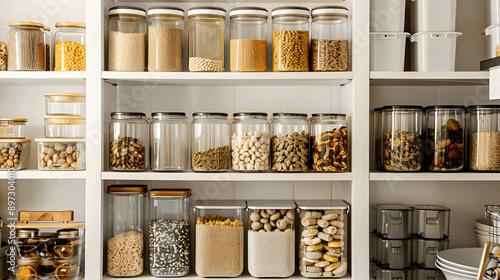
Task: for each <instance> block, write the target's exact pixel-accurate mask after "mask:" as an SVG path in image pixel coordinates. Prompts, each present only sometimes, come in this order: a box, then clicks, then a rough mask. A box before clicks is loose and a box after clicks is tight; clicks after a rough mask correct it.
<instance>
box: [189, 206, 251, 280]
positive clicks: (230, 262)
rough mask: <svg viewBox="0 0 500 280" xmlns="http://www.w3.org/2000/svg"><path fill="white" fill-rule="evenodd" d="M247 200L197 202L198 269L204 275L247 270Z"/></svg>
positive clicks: (221, 274)
mask: <svg viewBox="0 0 500 280" xmlns="http://www.w3.org/2000/svg"><path fill="white" fill-rule="evenodd" d="M245 208H246V203H245V201H239V200H214V201H196V202H195V206H194V211H195V217H197V220H196V236H195V251H196V254H195V271H196V274H198V276H201V277H237V276H240V275H241V273H242V272H243V259H244V250H245V249H244V248H245V231H244V224H243V215H244V213H245Z"/></svg>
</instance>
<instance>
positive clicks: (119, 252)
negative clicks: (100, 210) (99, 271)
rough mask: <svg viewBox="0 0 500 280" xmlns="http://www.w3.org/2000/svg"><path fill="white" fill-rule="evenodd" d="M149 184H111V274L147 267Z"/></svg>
mask: <svg viewBox="0 0 500 280" xmlns="http://www.w3.org/2000/svg"><path fill="white" fill-rule="evenodd" d="M147 188H148V186H146V185H112V186H108V189H107V190H108V226H109V228H108V260H107V264H108V274H109V275H110V276H113V277H127V276H128V277H130V276H139V275H141V274H142V272H143V270H144V256H143V253H144V231H143V228H142V226H143V220H142V219H143V216H144V197H145V196H146V190H147Z"/></svg>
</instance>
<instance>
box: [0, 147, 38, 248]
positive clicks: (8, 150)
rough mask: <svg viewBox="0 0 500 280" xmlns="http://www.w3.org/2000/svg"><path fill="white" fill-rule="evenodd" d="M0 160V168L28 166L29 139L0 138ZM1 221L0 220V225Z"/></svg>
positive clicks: (17, 168)
mask: <svg viewBox="0 0 500 280" xmlns="http://www.w3.org/2000/svg"><path fill="white" fill-rule="evenodd" d="M0 149H1V150H0V153H2V158H1V160H0V170H1V169H4V170H5V169H11V168H13V169H15V170H21V169H26V168H28V163H29V158H30V150H31V139H0ZM1 225H2V222H1V220H0V226H1ZM1 237H2V229H0V238H1Z"/></svg>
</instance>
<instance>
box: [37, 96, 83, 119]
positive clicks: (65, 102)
mask: <svg viewBox="0 0 500 280" xmlns="http://www.w3.org/2000/svg"><path fill="white" fill-rule="evenodd" d="M86 98H87V96H86V95H85V94H81V93H46V94H45V112H46V114H47V115H49V116H51V115H69V116H85V107H86V106H85V101H86Z"/></svg>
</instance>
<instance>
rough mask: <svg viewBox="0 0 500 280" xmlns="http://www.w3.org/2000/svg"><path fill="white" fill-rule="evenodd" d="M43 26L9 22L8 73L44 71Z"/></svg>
mask: <svg viewBox="0 0 500 280" xmlns="http://www.w3.org/2000/svg"><path fill="white" fill-rule="evenodd" d="M43 32H44V31H43V24H41V23H38V22H30V21H13V22H9V45H8V47H7V49H8V50H9V56H8V63H7V64H8V69H9V71H45V59H46V56H45V40H44V33H43Z"/></svg>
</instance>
